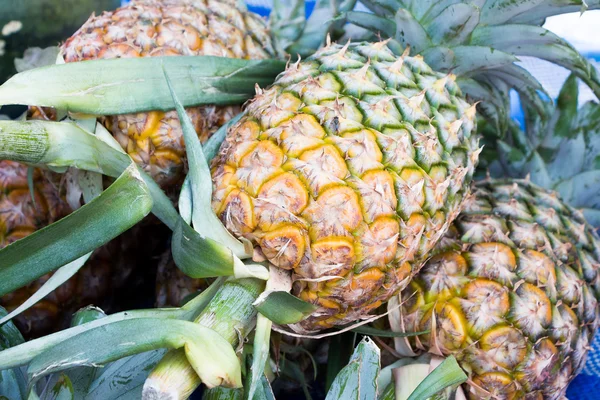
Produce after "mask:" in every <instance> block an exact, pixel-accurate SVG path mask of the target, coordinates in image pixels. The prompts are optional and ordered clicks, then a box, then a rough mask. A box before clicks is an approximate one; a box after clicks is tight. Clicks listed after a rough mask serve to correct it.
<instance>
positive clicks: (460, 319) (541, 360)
mask: <svg viewBox="0 0 600 400" xmlns="http://www.w3.org/2000/svg"><path fill="white" fill-rule="evenodd" d="M433 254H434V256H433V257H432V258H431V259H430V260H429V261H428V262H427V264H426V265H425V266H424V267H423V268H422V269H421V271H420V272H419V274H417V276H416V277H415V279H414V280H413V281H412V282H411V284H410V285H409V286H408V287H407V288H406V289H405V290H404V291H403V292H402V293H401V296H400V297H401V298H400V301H401V302H403V303H402V308H401V310H402V319H401V325H402V327H403V330H405V331H407V332H417V331H426V330H429V331H430V333H427V334H423V335H420V336H418V337H413V338H410V339H398V340H399V341H400V342H401V343H402V341H404V340H405V341H404V342H403V345H402V346H401V349H405V350H407V353H408V354H410V353H411V350H416V351H428V352H430V353H434V354H438V355H444V356H446V355H449V354H453V355H454V356H455V357H456V358H457V360H458V361H459V363H460V365H461V367H462V368H463V369H464V370H465V371H466V372H467V373H468V374H469V378H470V379H469V381H468V383H467V385H468V388H467V389H468V392H469V396H470V398H474V399H480V398H485V399H492V398H493V399H521V398H527V399H560V398H564V397H563V396H564V395H565V391H566V388H567V385H568V384H569V382H570V381H571V380H572V379H573V377H575V375H577V374H578V373H579V372H580V371H581V369H582V367H583V365H584V362H585V356H586V353H587V351H588V348H589V344H590V343H591V340H592V337H593V335H594V332H595V331H596V328H597V326H598V322H599V321H600V319H599V311H600V310H599V308H598V301H597V299H598V296H599V295H600V292H599V290H600V274H599V271H598V267H599V265H600V240H599V238H598V236H597V234H596V233H595V232H594V231H593V229H592V228H591V227H590V226H589V225H588V224H587V223H586V221H585V220H584V218H583V216H582V214H581V213H580V212H579V211H576V210H575V209H573V208H571V207H570V206H568V205H566V204H565V203H563V202H562V200H560V198H559V197H558V196H557V195H556V194H554V193H553V192H548V191H546V190H545V189H542V188H540V187H538V186H535V185H534V184H531V183H530V182H528V181H524V180H516V181H508V180H486V181H483V182H481V183H479V184H478V185H476V189H475V192H474V193H473V194H472V195H471V197H470V198H469V200H468V201H467V202H466V207H465V209H464V211H463V212H462V213H461V214H460V216H459V217H458V218H457V220H456V221H455V222H454V224H453V225H452V227H451V228H450V230H449V231H448V234H447V235H446V236H445V238H444V239H442V241H441V242H440V244H439V245H438V246H437V247H436V249H435V251H434V252H433ZM410 347H412V349H410Z"/></svg>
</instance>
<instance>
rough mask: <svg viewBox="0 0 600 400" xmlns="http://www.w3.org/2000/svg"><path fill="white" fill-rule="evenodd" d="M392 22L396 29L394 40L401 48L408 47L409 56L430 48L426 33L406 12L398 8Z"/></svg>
mask: <svg viewBox="0 0 600 400" xmlns="http://www.w3.org/2000/svg"><path fill="white" fill-rule="evenodd" d="M394 20H395V22H396V26H397V27H398V29H397V31H396V36H395V37H394V38H395V39H396V40H397V41H398V42H400V44H401V45H402V47H403V48H406V47H409V46H410V52H411V54H420V53H421V52H422V51H424V50H425V49H427V48H428V47H429V46H431V39H430V38H429V36H428V35H427V32H426V31H425V29H423V27H422V26H421V24H420V23H419V22H418V21H417V20H415V19H414V17H413V16H412V14H411V13H410V12H409V11H408V10H405V9H403V8H400V9H399V10H398V11H397V12H396V15H395V16H394Z"/></svg>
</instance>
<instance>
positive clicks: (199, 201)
mask: <svg viewBox="0 0 600 400" xmlns="http://www.w3.org/2000/svg"><path fill="white" fill-rule="evenodd" d="M163 73H164V77H165V80H166V81H167V85H168V87H169V91H170V93H171V96H172V97H173V102H174V103H175V109H176V110H177V115H178V116H179V122H180V123H181V128H182V131H183V138H184V141H185V149H186V154H187V158H188V162H189V172H188V177H189V182H190V189H191V192H192V223H193V226H194V228H195V230H196V231H197V232H199V233H200V234H202V235H203V236H206V237H207V238H210V239H213V240H214V241H216V242H219V243H221V244H222V245H223V246H225V247H227V248H228V249H229V250H231V252H232V253H233V254H235V255H236V256H237V257H239V258H248V257H250V256H251V254H248V253H247V252H246V249H245V248H244V245H243V244H242V243H241V242H240V241H239V240H237V239H236V238H235V237H233V235H231V233H229V231H228V230H227V229H226V228H225V227H224V226H223V224H222V223H221V221H220V220H219V218H217V216H216V215H215V213H214V212H213V210H212V204H211V202H212V180H211V175H210V168H209V166H208V161H207V160H206V157H205V156H204V152H203V151H202V145H201V144H200V139H198V134H197V133H196V131H195V129H194V126H193V124H192V121H191V120H190V117H189V116H188V115H187V113H186V112H185V109H184V108H183V105H182V104H181V102H180V101H179V98H178V97H177V94H176V93H175V89H174V88H173V85H172V83H171V79H170V78H169V75H168V74H167V71H166V69H164V68H163Z"/></svg>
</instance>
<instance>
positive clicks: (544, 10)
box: [510, 0, 600, 25]
mask: <svg viewBox="0 0 600 400" xmlns="http://www.w3.org/2000/svg"><path fill="white" fill-rule="evenodd" d="M598 8H600V1H598V0H551V1H545V2H542V3H541V4H539V5H537V6H535V7H533V8H531V9H529V10H527V12H524V13H522V14H519V15H515V16H514V17H512V18H511V19H510V22H514V23H525V24H535V25H542V24H543V23H544V22H545V21H544V20H545V19H546V18H548V17H550V16H553V15H560V14H566V13H570V12H579V13H582V12H583V11H585V10H595V9H598Z"/></svg>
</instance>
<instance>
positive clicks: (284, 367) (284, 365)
mask: <svg viewBox="0 0 600 400" xmlns="http://www.w3.org/2000/svg"><path fill="white" fill-rule="evenodd" d="M280 372H281V375H282V376H284V377H286V378H289V379H291V380H293V381H295V382H298V383H299V384H300V386H302V392H303V393H304V398H305V400H312V397H311V395H310V392H309V390H308V384H307V382H306V378H305V376H304V369H303V368H301V367H300V365H298V363H296V362H294V361H291V360H289V359H284V360H282V361H281V362H280Z"/></svg>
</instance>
